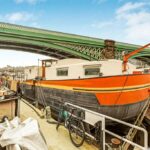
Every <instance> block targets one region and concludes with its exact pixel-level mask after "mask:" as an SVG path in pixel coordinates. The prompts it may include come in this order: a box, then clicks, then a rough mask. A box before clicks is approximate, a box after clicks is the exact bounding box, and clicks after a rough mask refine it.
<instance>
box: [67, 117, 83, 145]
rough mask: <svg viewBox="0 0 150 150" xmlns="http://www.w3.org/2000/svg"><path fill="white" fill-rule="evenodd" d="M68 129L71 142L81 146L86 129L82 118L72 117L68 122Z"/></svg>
mask: <svg viewBox="0 0 150 150" xmlns="http://www.w3.org/2000/svg"><path fill="white" fill-rule="evenodd" d="M68 130H69V135H70V139H71V142H72V143H73V144H74V145H75V146H76V147H80V146H82V145H83V143H84V141H85V129H84V125H83V122H82V120H79V119H75V118H72V119H70V121H69V124H68Z"/></svg>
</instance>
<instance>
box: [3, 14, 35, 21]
mask: <svg viewBox="0 0 150 150" xmlns="http://www.w3.org/2000/svg"><path fill="white" fill-rule="evenodd" d="M32 18H33V15H32V14H29V13H27V12H14V13H11V14H6V15H5V16H4V17H3V19H5V20H6V21H8V22H12V23H16V22H20V21H23V22H26V21H29V20H32Z"/></svg>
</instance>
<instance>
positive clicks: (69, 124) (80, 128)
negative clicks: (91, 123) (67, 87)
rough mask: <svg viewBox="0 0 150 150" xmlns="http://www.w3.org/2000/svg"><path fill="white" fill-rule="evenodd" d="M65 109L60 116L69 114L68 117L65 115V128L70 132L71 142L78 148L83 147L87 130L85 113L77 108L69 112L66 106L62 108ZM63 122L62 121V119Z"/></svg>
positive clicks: (70, 109)
mask: <svg viewBox="0 0 150 150" xmlns="http://www.w3.org/2000/svg"><path fill="white" fill-rule="evenodd" d="M62 108H63V109H62V110H61V112H60V114H61V115H60V116H64V115H63V114H66V112H68V115H65V118H63V119H64V126H65V127H66V128H67V129H68V131H69V136H70V139H71V142H72V143H73V145H75V146H76V147H80V146H82V145H83V143H84V141H85V128H84V124H83V115H84V114H83V111H82V110H79V109H77V108H69V109H68V110H67V107H66V106H63V107H62ZM60 120H61V119H60ZM60 125H61V124H60V122H58V124H57V127H56V129H57V130H58V128H59V126H60Z"/></svg>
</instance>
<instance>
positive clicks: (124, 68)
mask: <svg viewBox="0 0 150 150" xmlns="http://www.w3.org/2000/svg"><path fill="white" fill-rule="evenodd" d="M149 46H150V43H149V44H146V45H144V46H142V47H140V48H138V49H136V50H134V51H133V52H131V53H129V54H126V55H124V57H123V70H122V72H125V71H127V62H128V59H129V58H130V57H132V56H133V55H135V54H137V53H139V52H141V51H142V50H144V49H145V48H147V47H149Z"/></svg>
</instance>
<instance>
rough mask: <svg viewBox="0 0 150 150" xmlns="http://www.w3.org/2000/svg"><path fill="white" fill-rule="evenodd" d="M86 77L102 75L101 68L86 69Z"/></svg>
mask: <svg viewBox="0 0 150 150" xmlns="http://www.w3.org/2000/svg"><path fill="white" fill-rule="evenodd" d="M85 75H100V68H99V67H91V68H85Z"/></svg>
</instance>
